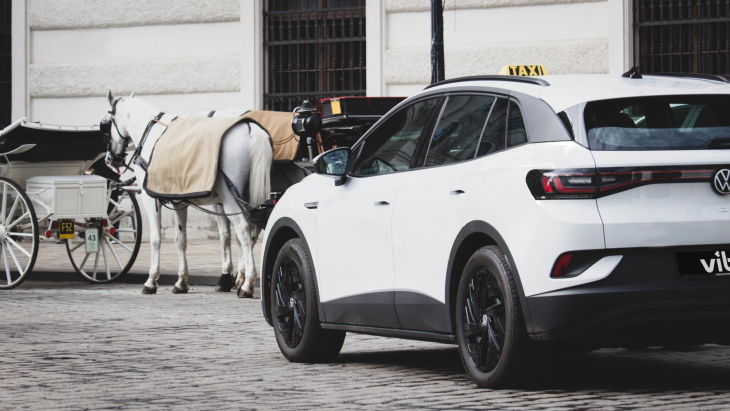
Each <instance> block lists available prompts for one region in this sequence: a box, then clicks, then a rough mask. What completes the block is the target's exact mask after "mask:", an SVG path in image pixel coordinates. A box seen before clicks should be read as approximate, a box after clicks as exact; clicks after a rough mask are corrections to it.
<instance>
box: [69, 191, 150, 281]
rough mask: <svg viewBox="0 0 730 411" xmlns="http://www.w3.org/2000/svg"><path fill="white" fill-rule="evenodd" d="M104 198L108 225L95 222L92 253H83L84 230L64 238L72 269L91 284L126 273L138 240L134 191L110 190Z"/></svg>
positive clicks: (139, 219) (139, 230) (138, 219)
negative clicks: (97, 225)
mask: <svg viewBox="0 0 730 411" xmlns="http://www.w3.org/2000/svg"><path fill="white" fill-rule="evenodd" d="M107 200H108V201H109V212H108V216H109V223H110V224H109V225H108V226H106V227H103V226H102V225H101V224H99V227H98V230H99V231H98V232H99V242H98V247H97V250H96V252H89V253H87V252H86V233H85V232H84V231H81V230H80V232H79V236H78V237H77V238H75V239H73V240H66V251H67V252H68V257H69V259H70V260H71V264H72V265H73V267H74V269H75V270H76V272H77V273H79V274H81V275H83V276H84V277H86V279H87V280H89V281H91V282H92V283H108V282H111V281H114V280H116V279H117V278H119V277H121V276H122V275H124V274H126V273H127V271H129V269H131V268H132V265H134V260H136V259H137V253H138V252H139V246H140V244H141V243H142V216H141V214H140V211H139V204H138V203H137V199H136V198H134V194H133V193H130V192H128V191H124V190H120V189H110V190H109V194H108V197H107ZM87 222H89V221H87ZM111 227H114V234H111Z"/></svg>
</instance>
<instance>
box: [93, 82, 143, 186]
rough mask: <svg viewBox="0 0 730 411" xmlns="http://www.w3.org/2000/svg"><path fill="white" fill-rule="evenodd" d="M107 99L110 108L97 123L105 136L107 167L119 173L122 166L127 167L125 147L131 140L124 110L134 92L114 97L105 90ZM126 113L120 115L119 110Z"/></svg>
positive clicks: (128, 121)
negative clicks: (125, 96) (127, 95)
mask: <svg viewBox="0 0 730 411" xmlns="http://www.w3.org/2000/svg"><path fill="white" fill-rule="evenodd" d="M106 97H107V100H109V105H110V106H111V109H110V110H109V111H108V112H107V115H106V116H105V117H104V118H103V119H102V120H101V123H99V129H100V130H101V132H102V133H103V134H104V135H105V136H106V158H105V159H104V160H105V162H106V165H107V167H109V168H110V169H112V170H113V171H114V172H116V173H118V174H121V171H120V169H121V168H122V167H128V166H129V164H127V163H126V162H125V161H126V158H127V148H128V146H129V143H130V142H132V141H133V138H132V135H131V133H130V129H131V128H132V127H131V124H130V115H129V114H128V111H127V110H125V108H126V107H124V106H126V103H127V101H128V100H131V99H132V98H134V92H132V94H131V95H130V96H129V97H127V98H124V97H116V98H115V97H114V95H113V94H112V92H111V90H109V91H108V92H107V95H106ZM122 111H123V112H125V113H127V114H126V115H120V112H122Z"/></svg>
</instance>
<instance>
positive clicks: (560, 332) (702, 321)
mask: <svg viewBox="0 0 730 411" xmlns="http://www.w3.org/2000/svg"><path fill="white" fill-rule="evenodd" d="M728 247H730V246H729V245H721V246H718V245H714V246H708V247H691V248H687V247H684V248H647V249H623V250H607V254H606V255H623V256H624V257H623V259H622V260H621V263H620V264H619V265H618V266H617V267H616V269H615V270H614V271H613V273H611V275H610V276H609V277H607V278H606V279H604V280H601V281H597V282H594V283H590V284H585V285H581V286H577V287H573V288H568V289H563V290H559V291H553V292H549V293H545V294H540V295H535V296H531V297H527V298H526V300H527V305H528V308H529V312H530V323H529V324H528V331H529V333H530V335H531V336H532V337H533V338H534V339H536V340H552V341H574V342H579V343H586V344H591V345H596V346H624V345H632V344H643V345H647V344H648V345H652V344H655V345H666V344H673V343H692V344H702V343H728V342H730V277H691V278H687V277H681V276H680V275H679V271H678V269H677V263H676V257H675V256H676V253H677V252H678V251H691V250H698V249H716V248H723V249H727V248H728Z"/></svg>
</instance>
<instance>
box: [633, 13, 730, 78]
mask: <svg viewBox="0 0 730 411" xmlns="http://www.w3.org/2000/svg"><path fill="white" fill-rule="evenodd" d="M634 27H635V29H636V31H635V35H636V43H635V44H636V51H635V54H636V56H637V57H638V64H639V67H640V68H641V71H642V72H643V73H678V72H685V73H698V74H714V75H720V76H724V77H726V78H730V1H728V0H634Z"/></svg>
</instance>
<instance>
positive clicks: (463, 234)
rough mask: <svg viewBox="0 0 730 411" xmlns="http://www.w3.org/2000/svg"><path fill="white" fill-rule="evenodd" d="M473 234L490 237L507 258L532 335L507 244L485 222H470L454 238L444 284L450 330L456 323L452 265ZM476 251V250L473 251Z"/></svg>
mask: <svg viewBox="0 0 730 411" xmlns="http://www.w3.org/2000/svg"><path fill="white" fill-rule="evenodd" d="M473 234H482V235H486V236H488V237H490V238H491V239H492V240H494V242H495V243H496V245H497V246H499V248H500V249H502V251H503V252H504V255H505V257H506V258H507V263H508V264H509V266H510V270H511V271H512V276H513V277H514V280H515V284H516V285H517V293H518V294H519V296H520V305H521V306H522V312H523V315H524V316H525V324H526V326H527V332H528V333H529V334H532V321H530V311H529V307H528V305H527V298H526V297H525V291H524V288H523V287H522V280H521V279H520V274H519V272H518V270H517V266H516V265H515V261H514V259H513V258H512V253H511V252H510V250H509V247H508V246H507V243H506V242H505V241H504V238H502V236H501V235H500V234H499V232H498V231H497V229H495V228H494V227H493V226H492V225H491V224H489V223H487V222H485V221H472V222H470V223H468V224H466V225H465V226H464V227H463V228H462V229H461V231H460V232H459V234H458V235H457V236H456V240H454V244H453V246H452V247H451V253H450V254H449V264H448V265H447V267H448V268H447V271H446V284H445V288H444V290H445V293H446V295H445V298H446V299H445V301H446V307H447V309H448V310H449V318H450V321H451V326H452V330H454V329H455V327H456V323H455V321H454V318H455V317H454V314H455V312H454V311H453V307H454V304H455V302H456V301H455V298H456V293H455V292H454V293H453V295H454V297H453V298H454V300H453V301H452V297H451V295H452V292H451V291H452V290H451V285H452V282H451V279H452V276H453V275H454V272H453V270H454V265H455V263H456V258H457V254H458V252H459V250H460V249H461V247H462V245H464V243H465V242H466V240H467V238H469V237H470V236H471V235H473ZM475 251H476V250H475ZM456 275H461V273H456ZM456 289H458V282H457V283H456Z"/></svg>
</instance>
